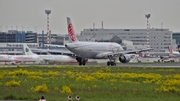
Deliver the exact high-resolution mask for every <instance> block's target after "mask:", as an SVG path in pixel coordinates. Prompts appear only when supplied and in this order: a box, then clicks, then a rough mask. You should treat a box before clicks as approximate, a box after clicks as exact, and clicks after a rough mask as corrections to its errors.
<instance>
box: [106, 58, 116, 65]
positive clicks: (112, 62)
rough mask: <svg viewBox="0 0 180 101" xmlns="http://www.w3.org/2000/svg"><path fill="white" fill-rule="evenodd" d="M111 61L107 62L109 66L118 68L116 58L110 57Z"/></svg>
mask: <svg viewBox="0 0 180 101" xmlns="http://www.w3.org/2000/svg"><path fill="white" fill-rule="evenodd" d="M108 58H109V60H110V61H108V62H107V66H116V62H115V58H113V56H108Z"/></svg>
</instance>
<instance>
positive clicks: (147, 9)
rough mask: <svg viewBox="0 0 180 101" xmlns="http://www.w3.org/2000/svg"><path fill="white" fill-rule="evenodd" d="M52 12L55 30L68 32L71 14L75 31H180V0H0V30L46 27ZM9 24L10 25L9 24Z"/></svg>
mask: <svg viewBox="0 0 180 101" xmlns="http://www.w3.org/2000/svg"><path fill="white" fill-rule="evenodd" d="M46 9H50V10H52V12H51V14H50V29H51V30H52V33H56V34H57V33H60V34H66V33H67V21H66V17H67V16H68V17H70V18H71V20H72V23H73V25H74V28H75V32H76V33H80V31H82V30H83V29H85V28H93V23H95V27H96V28H101V22H102V21H103V23H104V28H107V29H137V28H138V29H146V28H147V21H146V18H145V14H148V13H149V14H151V17H150V19H149V22H150V27H151V28H152V27H153V28H161V23H162V26H163V28H168V29H170V30H171V31H173V32H180V0H0V31H5V30H7V29H18V30H25V31H26V30H33V31H37V32H38V33H41V31H42V30H45V31H46V29H47V16H46V14H45V10H46ZM6 26H7V27H8V28H7V27H6Z"/></svg>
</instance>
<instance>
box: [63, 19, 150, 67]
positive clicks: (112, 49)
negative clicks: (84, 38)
mask: <svg viewBox="0 0 180 101" xmlns="http://www.w3.org/2000/svg"><path fill="white" fill-rule="evenodd" d="M67 27H68V34H69V40H70V43H66V44H65V46H66V48H67V49H69V50H70V51H71V52H73V53H74V54H76V55H77V57H76V60H77V61H78V62H79V65H85V64H86V62H87V61H88V59H109V61H108V62H107V65H108V66H109V65H111V66H114V65H116V62H115V60H116V58H119V61H120V62H122V63H127V62H129V61H130V59H131V56H132V55H131V54H128V53H137V52H141V51H147V50H151V49H143V50H134V51H124V50H123V48H122V46H121V45H120V44H118V43H114V42H81V41H78V39H77V37H76V35H75V32H74V28H73V25H72V23H71V19H70V18H69V17H67Z"/></svg>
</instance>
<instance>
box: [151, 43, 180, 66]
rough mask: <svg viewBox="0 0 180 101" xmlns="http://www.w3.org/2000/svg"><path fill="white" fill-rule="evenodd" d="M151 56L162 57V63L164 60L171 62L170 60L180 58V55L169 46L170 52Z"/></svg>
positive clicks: (154, 53)
mask: <svg viewBox="0 0 180 101" xmlns="http://www.w3.org/2000/svg"><path fill="white" fill-rule="evenodd" d="M149 54H150V55H158V56H160V59H159V60H158V61H159V62H160V61H164V60H169V59H170V58H178V57H180V53H179V52H176V51H173V49H172V48H171V47H170V46H168V51H167V52H150V53H149Z"/></svg>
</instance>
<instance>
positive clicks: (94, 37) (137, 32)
mask: <svg viewBox="0 0 180 101" xmlns="http://www.w3.org/2000/svg"><path fill="white" fill-rule="evenodd" d="M118 37H119V39H120V40H128V41H132V42H133V46H135V48H139V47H142V48H145V47H147V29H103V28H101V29H100V28H99V29H98V28H94V29H84V30H83V31H81V32H80V36H79V39H80V40H83V41H107V40H111V39H113V38H115V39H118ZM114 41H115V42H117V40H114ZM119 42H121V41H119ZM173 43H174V42H173V40H172V31H170V30H169V29H156V28H151V29H149V46H150V47H151V48H154V49H155V50H157V51H158V50H163V49H167V48H168V46H171V45H172V44H173Z"/></svg>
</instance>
